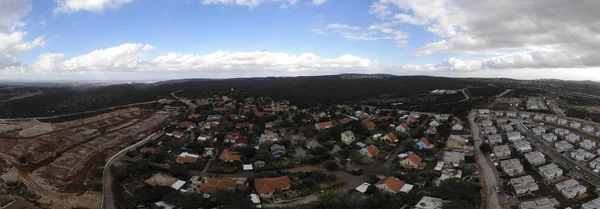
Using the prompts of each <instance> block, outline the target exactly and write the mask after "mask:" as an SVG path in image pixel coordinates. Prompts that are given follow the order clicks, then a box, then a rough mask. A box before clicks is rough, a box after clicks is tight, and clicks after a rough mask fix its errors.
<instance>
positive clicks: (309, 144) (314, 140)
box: [306, 139, 323, 149]
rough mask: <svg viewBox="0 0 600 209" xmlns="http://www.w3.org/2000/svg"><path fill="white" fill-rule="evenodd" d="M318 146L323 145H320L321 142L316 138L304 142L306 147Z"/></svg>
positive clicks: (313, 147)
mask: <svg viewBox="0 0 600 209" xmlns="http://www.w3.org/2000/svg"><path fill="white" fill-rule="evenodd" d="M318 147H323V146H321V144H320V143H319V142H318V141H317V140H316V139H313V140H310V141H308V142H306V148H307V149H315V148H318Z"/></svg>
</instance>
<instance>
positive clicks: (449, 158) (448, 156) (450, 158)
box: [443, 151, 465, 167]
mask: <svg viewBox="0 0 600 209" xmlns="http://www.w3.org/2000/svg"><path fill="white" fill-rule="evenodd" d="M443 160H444V165H447V166H450V167H459V166H460V165H461V164H462V163H464V162H465V153H464V152H456V151H444V155H443Z"/></svg>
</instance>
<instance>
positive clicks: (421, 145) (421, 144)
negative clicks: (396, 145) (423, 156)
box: [417, 137, 433, 149]
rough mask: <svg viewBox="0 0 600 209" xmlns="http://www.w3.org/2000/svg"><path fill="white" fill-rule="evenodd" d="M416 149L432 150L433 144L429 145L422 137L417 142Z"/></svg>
mask: <svg viewBox="0 0 600 209" xmlns="http://www.w3.org/2000/svg"><path fill="white" fill-rule="evenodd" d="M417 148H419V149H431V148H433V144H431V143H429V140H427V138H425V137H423V138H421V139H420V140H419V142H417Z"/></svg>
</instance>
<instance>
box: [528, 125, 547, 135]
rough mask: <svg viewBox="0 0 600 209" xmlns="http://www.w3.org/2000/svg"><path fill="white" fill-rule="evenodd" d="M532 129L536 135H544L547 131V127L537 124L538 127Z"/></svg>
mask: <svg viewBox="0 0 600 209" xmlns="http://www.w3.org/2000/svg"><path fill="white" fill-rule="evenodd" d="M531 131H533V133H534V134H535V135H542V134H544V133H546V127H544V126H537V127H535V128H533V129H531Z"/></svg>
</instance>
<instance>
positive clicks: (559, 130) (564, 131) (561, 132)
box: [554, 128, 571, 136]
mask: <svg viewBox="0 0 600 209" xmlns="http://www.w3.org/2000/svg"><path fill="white" fill-rule="evenodd" d="M554 133H555V134H556V135H559V136H565V135H567V134H569V133H571V132H570V131H569V130H567V129H562V128H555V129H554Z"/></svg>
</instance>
